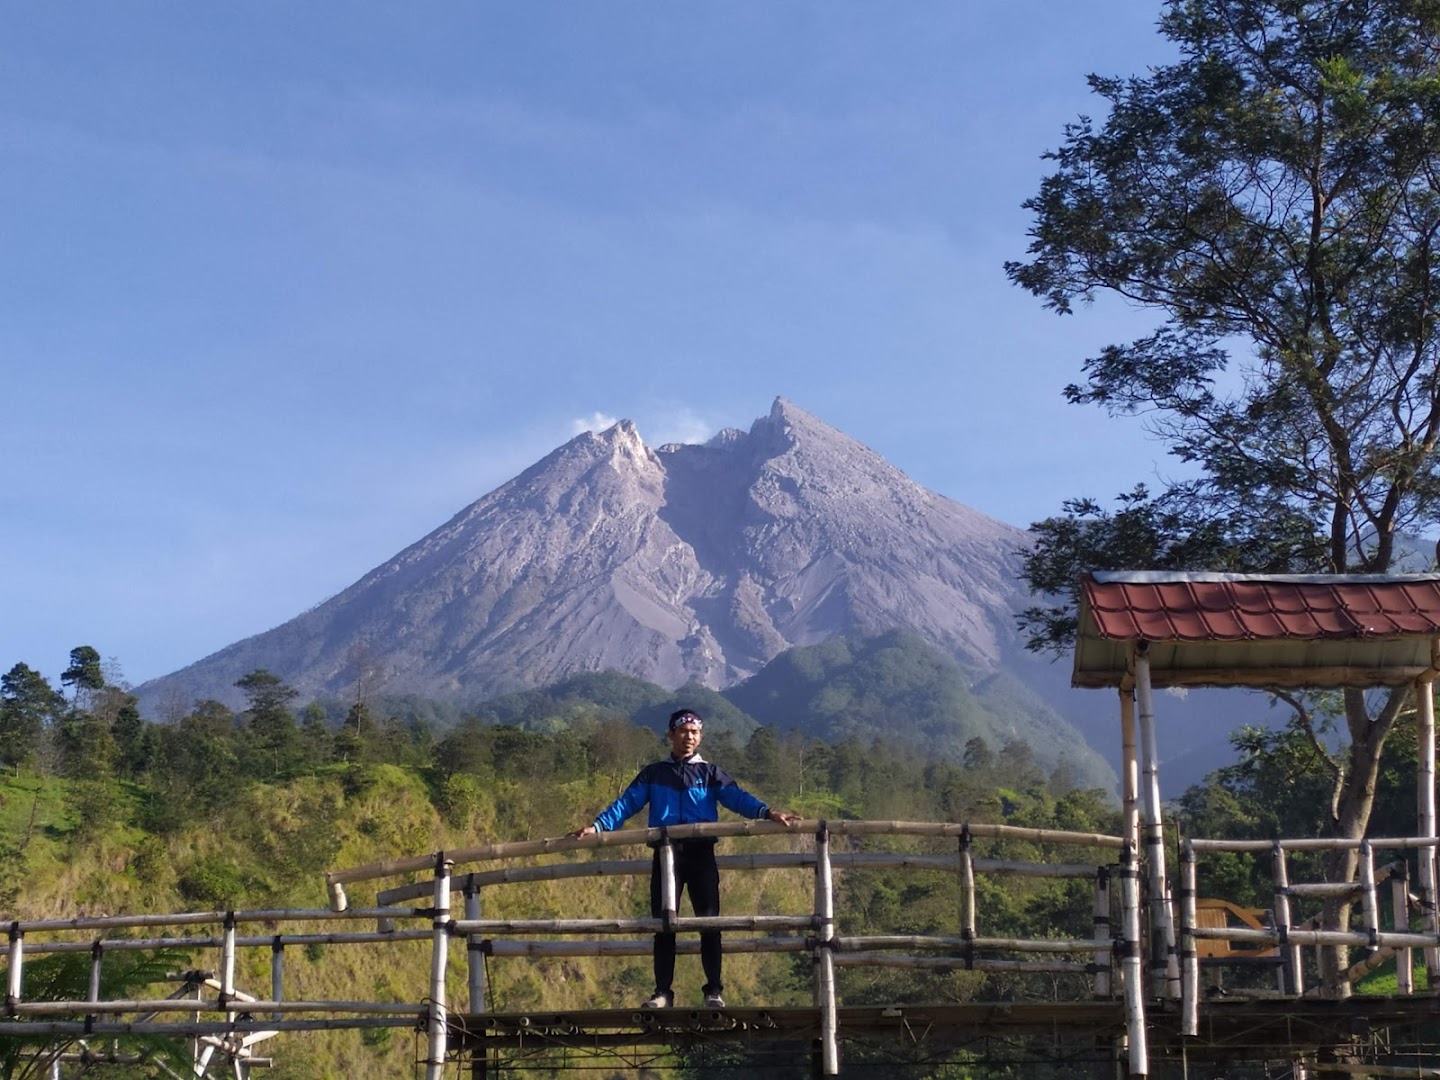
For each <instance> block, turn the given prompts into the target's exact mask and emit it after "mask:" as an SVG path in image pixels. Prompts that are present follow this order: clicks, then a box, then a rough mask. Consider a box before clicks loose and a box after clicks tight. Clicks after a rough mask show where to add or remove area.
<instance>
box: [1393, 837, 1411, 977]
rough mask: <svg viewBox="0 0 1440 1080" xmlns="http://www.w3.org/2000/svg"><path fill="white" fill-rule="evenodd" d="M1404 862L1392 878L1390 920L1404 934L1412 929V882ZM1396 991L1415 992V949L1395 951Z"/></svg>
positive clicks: (1397, 930)
mask: <svg viewBox="0 0 1440 1080" xmlns="http://www.w3.org/2000/svg"><path fill="white" fill-rule="evenodd" d="M1407 869H1408V868H1407V867H1406V866H1405V864H1404V863H1403V862H1402V863H1401V864H1400V870H1399V872H1398V873H1396V874H1395V875H1394V876H1393V877H1391V878H1390V918H1391V921H1392V922H1394V924H1395V932H1396V933H1397V934H1403V933H1405V932H1406V931H1408V930H1409V929H1410V902H1409V896H1408V895H1407V894H1408V893H1409V891H1410V882H1409V880H1408V875H1407V874H1406V870H1407ZM1395 991H1396V993H1400V994H1413V993H1414V992H1415V952H1414V950H1413V949H1396V950H1395Z"/></svg>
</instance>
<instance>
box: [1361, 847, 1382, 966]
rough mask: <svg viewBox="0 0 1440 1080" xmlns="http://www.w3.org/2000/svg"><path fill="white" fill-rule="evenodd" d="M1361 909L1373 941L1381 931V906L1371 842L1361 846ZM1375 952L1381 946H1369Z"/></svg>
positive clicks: (1366, 927) (1373, 850)
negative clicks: (1376, 891)
mask: <svg viewBox="0 0 1440 1080" xmlns="http://www.w3.org/2000/svg"><path fill="white" fill-rule="evenodd" d="M1360 909H1361V911H1362V912H1363V914H1364V918H1365V929H1366V930H1368V931H1369V932H1370V937H1371V939H1372V940H1373V939H1374V938H1375V935H1376V934H1377V933H1379V931H1380V904H1379V902H1378V901H1377V899H1376V896H1375V849H1374V848H1373V847H1371V846H1370V843H1369V841H1366V842H1365V843H1363V844H1361V845H1360ZM1367 948H1368V949H1369V950H1370V951H1371V952H1374V951H1375V950H1376V949H1377V948H1379V946H1377V945H1373V944H1372V945H1369V946H1367Z"/></svg>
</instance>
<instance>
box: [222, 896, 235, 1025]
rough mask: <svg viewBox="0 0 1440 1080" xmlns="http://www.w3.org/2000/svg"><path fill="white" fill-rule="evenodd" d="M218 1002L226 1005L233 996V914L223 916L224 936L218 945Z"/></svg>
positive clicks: (228, 913)
mask: <svg viewBox="0 0 1440 1080" xmlns="http://www.w3.org/2000/svg"><path fill="white" fill-rule="evenodd" d="M220 948H221V958H220V973H221V974H220V1004H221V1005H222V1006H223V1005H228V1004H229V1003H230V999H231V998H232V997H234V996H235V916H234V913H233V912H227V913H226V916H225V938H224V942H223V943H222V944H221V946H220Z"/></svg>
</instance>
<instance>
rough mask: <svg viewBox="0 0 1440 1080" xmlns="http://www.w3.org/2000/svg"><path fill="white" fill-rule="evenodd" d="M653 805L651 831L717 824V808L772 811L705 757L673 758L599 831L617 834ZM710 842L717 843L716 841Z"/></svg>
mask: <svg viewBox="0 0 1440 1080" xmlns="http://www.w3.org/2000/svg"><path fill="white" fill-rule="evenodd" d="M646 803H649V804H650V821H649V827H650V828H652V829H654V828H658V827H659V826H661V825H698V824H700V823H701V822H706V821H714V820H715V818H716V810H715V806H716V804H717V803H718V804H719V805H721V806H723V807H725V809H727V810H733V811H734V812H735V813H737V814H740V815H741V816H742V817H750V818H763V817H764V816H765V815H766V814H768V813H769V812H770V808H769V807H768V806H766V805H765V804H764V803H763V802H761V801H760V800H759V799H757V798H756V797H755V796H754V795H751V794H750V793H749V792H748V791H746V790H745V789H744V788H742V787H741V786H740V785H739V784H737V783H735V780H734V778H733V777H732V776H731V775H730V774H729V773H727V772H726V771H725V770H724V769H722V768H720V766H718V765H712V764H710V762H708V761H706V760H705V759H704V758H702V757H701V756H700V755H699V754H691V755H690V756H689V757H688V758H686V759H685V760H684V761H677V760H675V758H674V757H668V758H666V759H665V760H664V761H657V762H655V763H654V764H653V765H646V766H645V768H643V769H641V770H640V774H639V775H638V776H636V777H635V779H634V780H632V781H631V782H630V786H629V787H627V788H626V789H625V790H624V791H622V792H621V793H620V797H619V798H618V799H616V800H615V801H614V802H613V803H611V804H610V805H609V806H607V807H606V808H605V809H604V810H602V811H601V812H600V813H599V814H597V815H596V817H595V828H597V829H599V830H600V831H601V832H612V831H613V830H615V829H618V828H619V827H620V826H621V825H623V824H625V820H626V819H627V818H629V817H632V816H633V815H635V814H637V813H639V812H640V808H641V807H642V806H644V805H645V804H646ZM708 842H709V843H712V844H713V843H714V840H713V839H711V840H709V841H708Z"/></svg>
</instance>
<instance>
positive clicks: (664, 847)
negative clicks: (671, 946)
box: [656, 830, 693, 933]
mask: <svg viewBox="0 0 1440 1080" xmlns="http://www.w3.org/2000/svg"><path fill="white" fill-rule="evenodd" d="M661 835H662V837H664V838H663V839H662V840H661V841H660V847H659V848H657V849H656V850H657V851H658V852H659V855H660V919H661V923H662V926H663V928H664V932H665V933H669V932H671V931H672V930H673V929H674V927H675V918H676V916H677V915H679V911H678V910H677V909H678V908H679V907H680V897H679V892H678V890H677V889H676V887H675V847H674V845H673V844H671V842H670V838H669V837H668V836H665V835H664V830H661ZM692 899H693V898H692Z"/></svg>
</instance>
